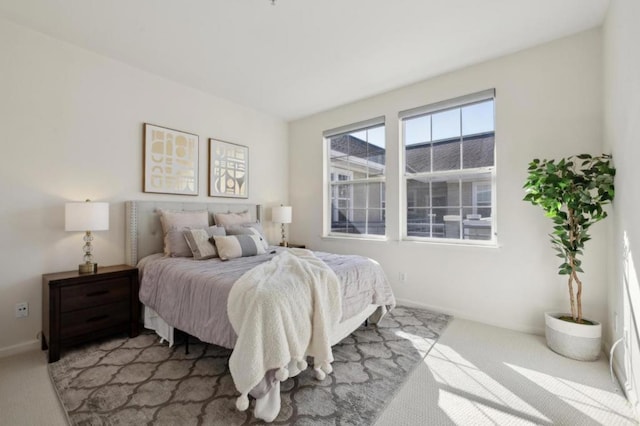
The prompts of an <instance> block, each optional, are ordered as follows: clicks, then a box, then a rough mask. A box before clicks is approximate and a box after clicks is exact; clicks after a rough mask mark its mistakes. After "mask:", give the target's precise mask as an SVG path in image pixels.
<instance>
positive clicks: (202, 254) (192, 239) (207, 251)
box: [184, 226, 226, 260]
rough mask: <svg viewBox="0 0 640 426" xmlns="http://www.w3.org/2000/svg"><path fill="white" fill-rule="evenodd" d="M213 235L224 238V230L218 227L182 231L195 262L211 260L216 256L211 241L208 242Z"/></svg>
mask: <svg viewBox="0 0 640 426" xmlns="http://www.w3.org/2000/svg"><path fill="white" fill-rule="evenodd" d="M214 235H218V236H224V235H226V232H225V230H224V228H220V227H218V226H210V227H208V228H205V229H189V230H186V231H184V238H185V240H186V241H187V245H188V246H189V249H191V253H192V254H193V258H194V259H195V260H204V259H211V258H212V257H216V256H217V255H218V252H217V251H216V246H215V245H214V244H213V242H212V241H209V240H210V239H211V237H213V236H214Z"/></svg>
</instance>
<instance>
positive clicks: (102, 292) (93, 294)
mask: <svg viewBox="0 0 640 426" xmlns="http://www.w3.org/2000/svg"><path fill="white" fill-rule="evenodd" d="M107 293H109V290H101V291H94V292H93V293H87V297H94V296H101V295H103V294H107Z"/></svg>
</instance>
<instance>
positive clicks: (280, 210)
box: [271, 206, 292, 223]
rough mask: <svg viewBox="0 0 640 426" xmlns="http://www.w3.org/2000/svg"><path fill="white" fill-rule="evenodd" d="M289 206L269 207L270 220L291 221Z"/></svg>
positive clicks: (277, 221)
mask: <svg viewBox="0 0 640 426" xmlns="http://www.w3.org/2000/svg"><path fill="white" fill-rule="evenodd" d="M291 216H292V212H291V206H279V207H273V208H272V209H271V220H272V221H273V222H276V223H291Z"/></svg>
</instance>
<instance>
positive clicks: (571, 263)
mask: <svg viewBox="0 0 640 426" xmlns="http://www.w3.org/2000/svg"><path fill="white" fill-rule="evenodd" d="M615 174H616V170H615V168H613V166H612V165H611V156H610V155H607V154H602V155H599V156H591V155H589V154H582V155H577V156H571V157H568V158H563V159H561V160H559V161H556V160H538V159H535V160H533V161H532V162H531V163H529V176H528V177H527V181H526V183H525V184H524V188H525V189H526V191H527V195H526V196H525V197H524V200H525V201H529V202H531V204H534V205H538V206H540V207H542V209H543V210H544V211H545V213H546V215H547V217H549V218H551V220H552V221H553V224H554V226H553V232H552V233H551V234H550V236H551V245H552V246H553V248H554V249H555V251H557V252H558V254H557V256H558V257H560V258H562V260H563V262H562V264H561V265H560V266H559V271H558V272H559V274H560V275H566V276H567V277H568V283H567V284H568V286H569V301H570V304H571V313H570V314H556V313H546V314H545V325H546V327H545V335H546V338H547V345H548V346H549V347H550V348H551V349H552V350H553V351H555V352H557V353H559V354H561V355H564V356H567V357H570V358H573V359H578V360H583V361H593V360H596V359H598V356H599V355H600V348H601V346H600V340H601V336H602V328H601V325H600V323H598V322H596V321H590V320H587V319H585V318H583V316H582V281H580V278H579V277H578V273H580V272H583V271H582V267H581V260H580V257H581V256H582V254H583V249H584V245H585V243H586V242H587V241H588V240H590V239H591V237H590V235H589V228H590V227H591V226H592V225H593V224H594V223H596V222H598V221H600V220H602V219H604V218H605V217H607V212H606V211H604V209H603V206H605V205H606V204H609V203H610V202H611V201H612V200H613V197H614V185H613V178H614V176H615Z"/></svg>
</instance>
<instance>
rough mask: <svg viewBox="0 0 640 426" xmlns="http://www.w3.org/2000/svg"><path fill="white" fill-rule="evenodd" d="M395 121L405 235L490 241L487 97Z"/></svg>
mask: <svg viewBox="0 0 640 426" xmlns="http://www.w3.org/2000/svg"><path fill="white" fill-rule="evenodd" d="M429 109H430V108H429V107H425V109H424V110H427V111H428V110H429ZM424 110H423V111H424ZM401 122H402V139H403V146H404V187H405V191H406V192H405V195H406V220H405V223H406V237H409V238H412V239H422V238H429V239H431V238H437V239H453V240H485V241H486V240H490V241H493V240H494V239H495V232H494V227H495V221H494V220H493V217H494V215H493V212H494V211H495V205H494V199H495V198H494V196H493V195H494V193H495V178H494V177H495V152H494V151H495V142H494V141H495V130H494V99H493V96H491V97H490V98H488V99H482V100H474V101H472V102H467V103H461V104H459V105H455V106H451V105H447V106H446V108H445V109H442V110H439V109H437V108H435V109H433V110H432V111H429V112H428V113H424V112H419V113H418V114H416V115H405V116H404V117H402V118H401Z"/></svg>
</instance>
